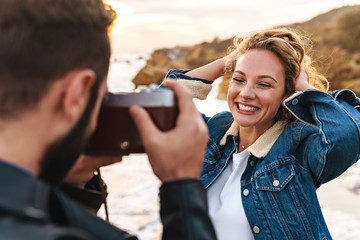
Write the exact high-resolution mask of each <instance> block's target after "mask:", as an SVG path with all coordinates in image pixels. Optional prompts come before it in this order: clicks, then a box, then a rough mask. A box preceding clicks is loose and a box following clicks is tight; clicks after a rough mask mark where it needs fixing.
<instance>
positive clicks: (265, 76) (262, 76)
mask: <svg viewBox="0 0 360 240" xmlns="http://www.w3.org/2000/svg"><path fill="white" fill-rule="evenodd" d="M258 78H259V79H262V78H270V79H272V80H274V81H275V82H276V83H277V80H276V79H275V78H273V77H272V76H270V75H260V76H258Z"/></svg>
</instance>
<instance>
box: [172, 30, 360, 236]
mask: <svg viewBox="0 0 360 240" xmlns="http://www.w3.org/2000/svg"><path fill="white" fill-rule="evenodd" d="M235 46H236V50H234V51H233V52H232V53H231V54H230V55H228V56H226V57H224V58H223V59H218V60H216V61H214V62H212V63H210V64H208V65H205V66H203V67H200V68H197V69H194V70H191V71H182V70H175V71H173V70H171V71H170V72H169V73H168V74H167V76H166V77H167V78H169V79H177V80H179V81H182V82H183V83H184V84H186V85H188V86H189V88H190V89H191V90H192V91H193V93H194V96H196V97H198V98H205V97H206V95H207V93H208V92H209V91H210V89H211V83H212V82H213V81H214V80H216V79H217V78H219V77H220V76H221V75H223V74H224V73H227V72H231V74H232V80H231V81H230V85H229V90H228V98H227V102H228V106H229V109H230V112H221V113H219V114H216V115H215V116H213V117H206V116H204V119H205V121H206V122H207V125H208V128H209V132H210V139H209V143H208V148H207V151H206V155H205V159H204V164H203V169H202V176H201V179H202V181H203V183H204V185H205V186H206V188H207V191H208V203H209V212H210V215H211V217H212V220H213V223H214V225H215V229H216V232H217V235H218V238H219V239H226V240H230V239H266V240H268V239H281V240H284V239H319V240H320V239H321V240H324V239H331V236H330V233H329V231H328V229H327V226H326V223H325V220H324V218H323V215H322V212H321V209H320V205H319V202H318V199H317V196H316V189H317V188H318V187H319V186H320V185H321V184H323V183H325V182H328V181H330V180H332V179H334V178H336V177H338V176H339V175H340V174H342V173H343V172H344V171H345V170H346V169H347V168H348V167H350V166H351V165H352V164H353V163H355V162H356V161H357V160H358V159H359V145H360V142H359V138H360V131H359V129H360V126H359V125H360V113H359V112H358V111H357V110H356V108H355V107H356V106H358V105H360V101H359V99H358V98H357V97H356V96H355V94H354V93H352V92H351V91H349V90H342V91H337V92H333V93H326V91H327V88H328V83H327V80H326V79H325V78H324V77H323V76H321V75H320V74H318V73H316V71H315V69H314V68H313V67H311V59H310V57H309V56H308V55H306V53H305V50H304V46H303V43H302V40H301V38H300V37H299V36H298V35H296V34H295V33H294V32H292V31H290V30H286V29H271V30H266V31H260V32H257V33H253V34H250V35H249V36H247V37H245V38H244V39H240V40H237V41H236V45H235Z"/></svg>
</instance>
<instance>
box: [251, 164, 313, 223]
mask: <svg viewBox="0 0 360 240" xmlns="http://www.w3.org/2000/svg"><path fill="white" fill-rule="evenodd" d="M294 160H295V159H294V158H288V159H285V160H280V161H277V162H274V163H272V164H271V165H269V166H267V167H265V168H263V169H261V170H259V171H258V172H257V173H256V174H255V186H256V189H257V192H258V194H259V197H260V200H261V202H262V205H263V206H264V210H265V212H266V213H267V215H268V216H269V217H276V218H278V219H281V220H285V221H295V220H296V217H297V215H298V214H299V213H300V211H301V210H302V208H303V207H304V205H305V203H306V196H305V193H304V190H303V188H302V185H301V183H300V181H299V180H298V179H297V178H296V173H295V169H294V166H293V163H292V162H293V161H294Z"/></svg>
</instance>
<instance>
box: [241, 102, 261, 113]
mask: <svg viewBox="0 0 360 240" xmlns="http://www.w3.org/2000/svg"><path fill="white" fill-rule="evenodd" d="M237 106H238V108H239V109H240V110H243V111H247V112H255V111H257V110H258V109H259V108H257V107H249V106H245V105H242V104H239V103H237Z"/></svg>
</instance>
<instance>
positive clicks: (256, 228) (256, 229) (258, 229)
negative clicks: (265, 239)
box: [253, 226, 260, 234]
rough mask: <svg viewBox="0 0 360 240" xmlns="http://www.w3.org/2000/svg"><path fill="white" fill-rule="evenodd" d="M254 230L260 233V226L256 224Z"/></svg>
mask: <svg viewBox="0 0 360 240" xmlns="http://www.w3.org/2000/svg"><path fill="white" fill-rule="evenodd" d="M253 231H254V233H256V234H258V233H260V228H259V227H258V226H254V227H253Z"/></svg>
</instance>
